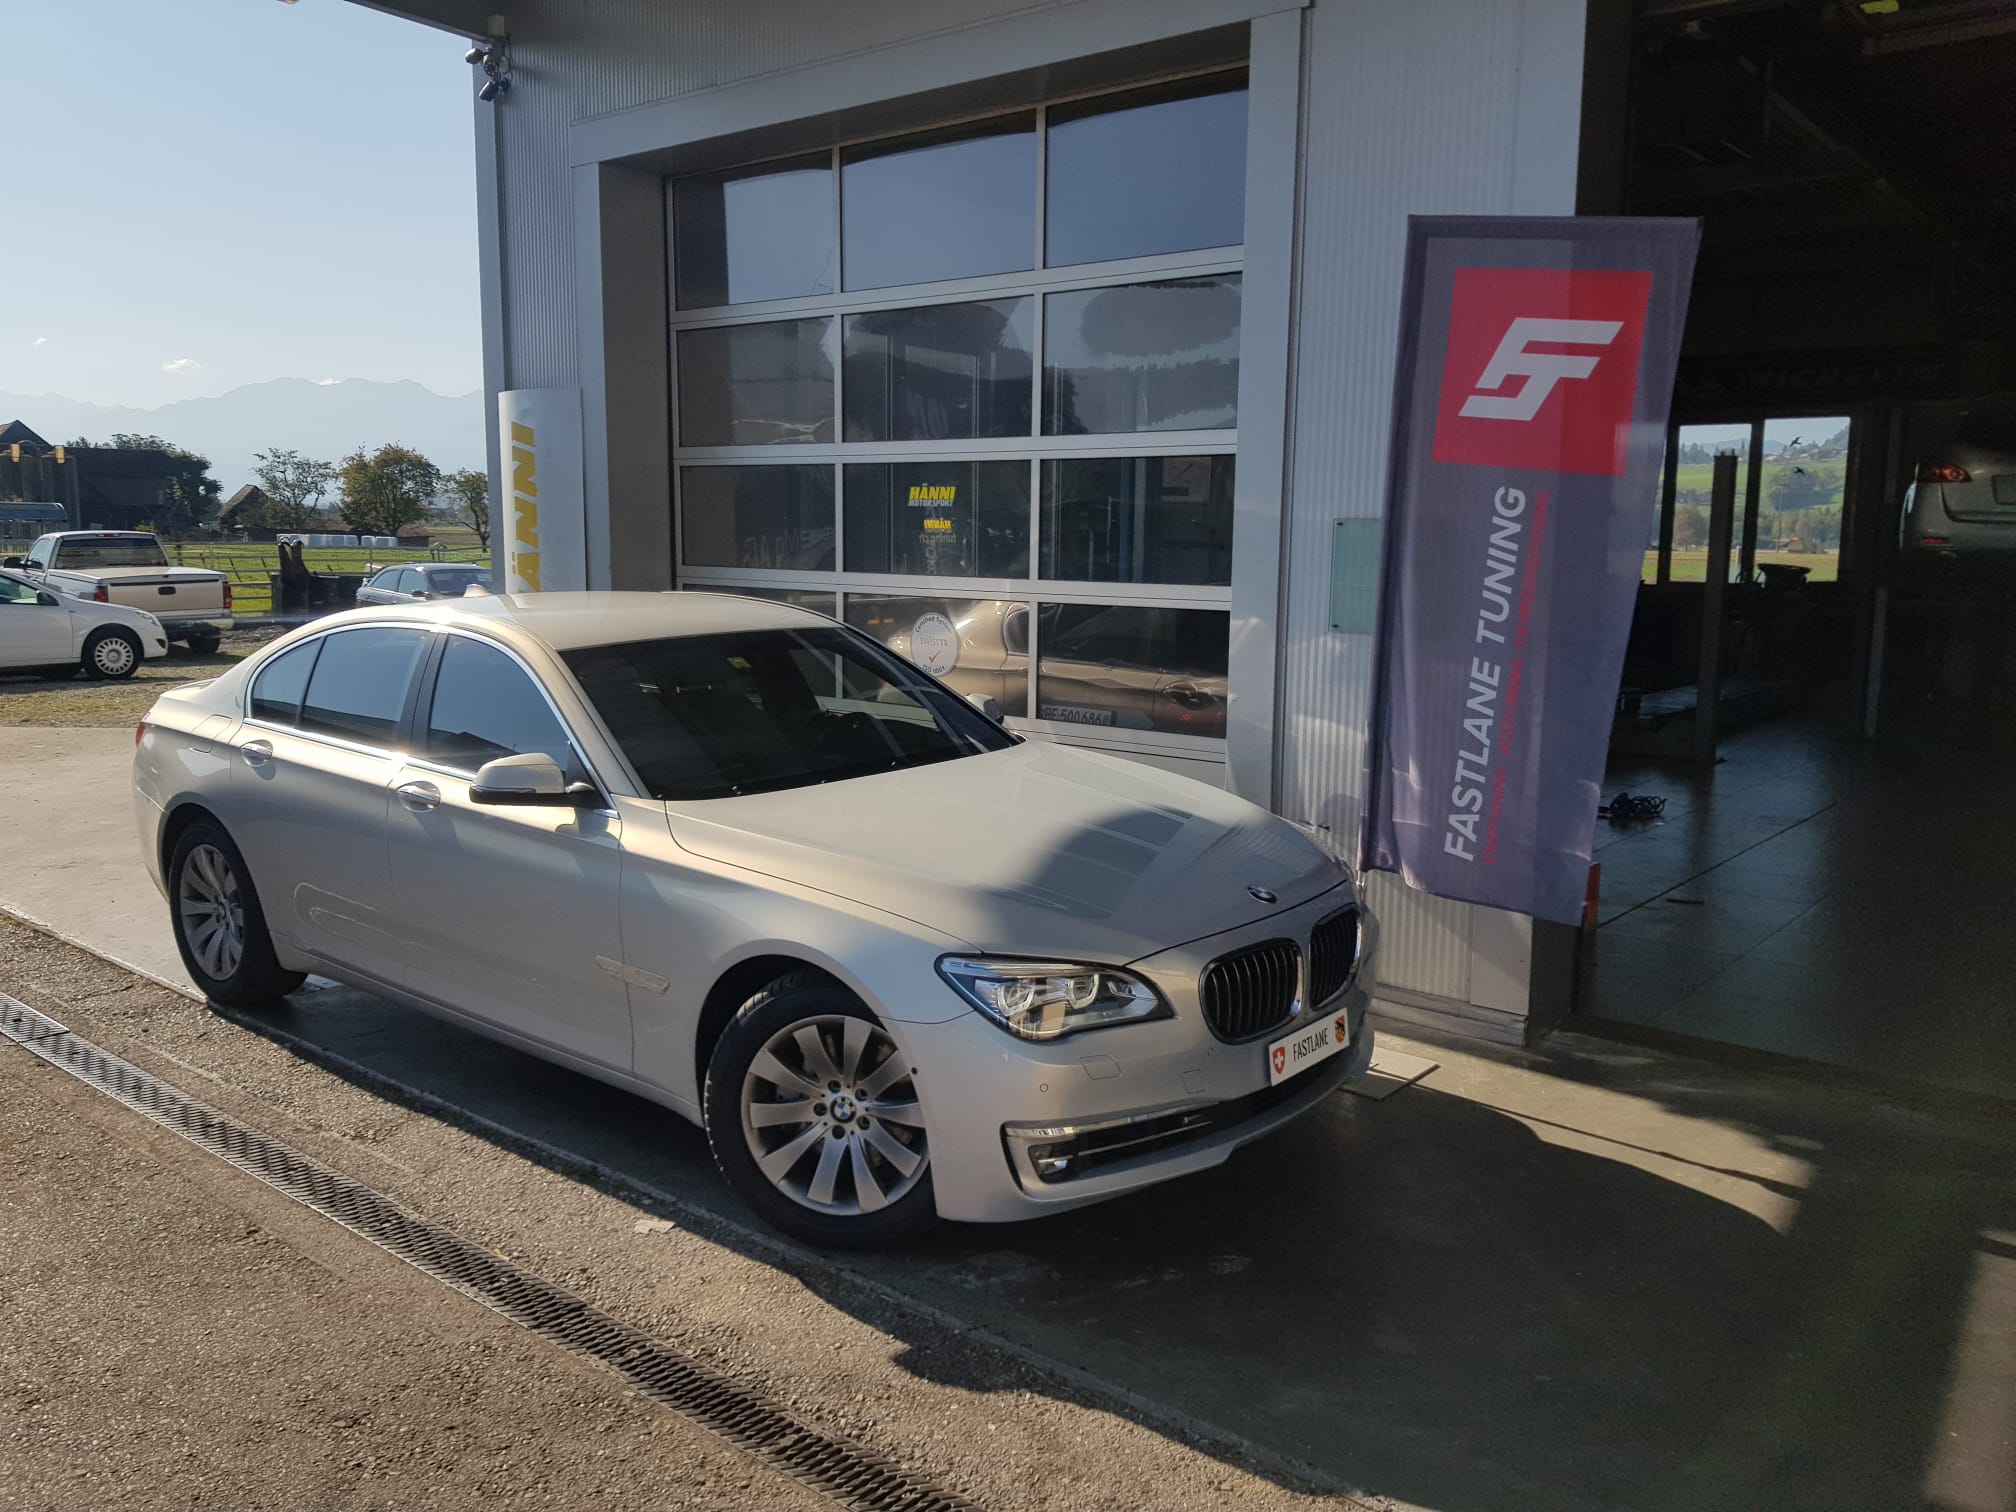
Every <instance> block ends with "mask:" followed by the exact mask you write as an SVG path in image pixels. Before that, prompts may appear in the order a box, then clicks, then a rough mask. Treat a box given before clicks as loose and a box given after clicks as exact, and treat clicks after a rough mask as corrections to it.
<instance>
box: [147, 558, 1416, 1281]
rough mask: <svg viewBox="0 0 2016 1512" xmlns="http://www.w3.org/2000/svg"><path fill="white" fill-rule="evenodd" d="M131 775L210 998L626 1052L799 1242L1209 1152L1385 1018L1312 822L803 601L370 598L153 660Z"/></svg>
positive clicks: (1342, 1056)
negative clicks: (1049, 722)
mask: <svg viewBox="0 0 2016 1512" xmlns="http://www.w3.org/2000/svg"><path fill="white" fill-rule="evenodd" d="M134 787H135V813H136V818H137V819H138V822H139V826H140V830H141V834H142V849H143V853H144V855H145V856H146V858H147V864H148V866H149V868H150V870H151V871H152V873H153V875H154V877H155V879H156V881H157V882H158V884H159V885H160V887H161V889H162V891H163V893H164V894H165V896H166V897H167V898H168V899H169V900H170V901H171V907H170V909H169V914H170V919H169V923H170V928H171V930H172V931H173V933H174V935H175V939H176V942H177V945H178V947H179V949H180V952H181V955H182V960H183V964H184V966H185V967H186V969H187V970H188V972H189V974H190V977H191V979H192V980H193V981H194V982H195V983H196V985H197V986H198V987H199V988H201V989H202V990H203V991H204V992H205V993H206V994H207V995H208V996H209V997H210V998H212V999H214V1000H215V1001H217V1002H219V1003H221V1004H224V1005H226V1006H230V1007H241V1008H243V1007H255V1006H258V1005H260V1004H263V1003H267V1002H270V1001H272V1000H273V999H274V998H276V997H279V996H281V995H283V994H285V993H288V992H291V991H293V990H294V989H296V988H298V987H299V986H300V985H301V984H302V982H303V980H304V978H305V974H306V973H308V972H310V971H315V972H320V973H323V974H325V975H328V976H332V977H335V978H337V979H339V980H341V981H344V982H348V983H350V984H352V985H354V986H357V987H361V988H364V989H367V990H369V991H372V992H376V993H379V994H381V995H384V996H387V997H389V998H391V999H393V1000H395V1001H397V1002H400V1003H403V1004H405V1005H407V1006H409V1007H413V1008H416V1009H419V1010H422V1011H425V1012H429V1013H434V1014H438V1015H440V1016H442V1017H444V1018H447V1019H449V1020H451V1021H454V1022H457V1023H460V1024H463V1025H466V1026H468V1027H470V1028H473V1029H475V1030H477V1031H478V1032H480V1033H483V1034H486V1035H489V1036H491V1037H493V1038H496V1039H499V1040H502V1041H504V1042H505V1043H507V1044H510V1045H514V1046H517V1047H519V1048H522V1049H525V1050H528V1051H530V1052H531V1053H533V1054H536V1055H540V1056H542V1057H545V1058H547V1059H550V1060H553V1061H555V1062H558V1063H560V1064H562V1065H565V1066H568V1067H571V1068H573V1069H576V1070H579V1071H582V1072H585V1073H586V1074H588V1075H590V1076H594V1077H597V1078H599V1079H601V1080H603V1081H606V1082H609V1083H611V1084H613V1085H616V1086H619V1087H622V1088H625V1089H627V1090H629V1091H632V1092H635V1093H637V1094H639V1095H641V1096H643V1097H645V1098H648V1099H651V1100H653V1101H656V1102H658V1103H661V1104H663V1105H665V1106H667V1107H669V1108H671V1109H673V1110H674V1111H676V1112H678V1113H680V1114H682V1115H683V1116H685V1117H687V1118H689V1119H691V1120H693V1121H695V1122H697V1123H699V1124H701V1125H703V1127H704V1128H705V1129H706V1130H707V1135H708V1138H709V1141H710V1143H711V1144H712V1146H713V1150H714V1153H715V1158H716V1161H717V1163H718V1164H719V1166H720V1168H721V1170H722V1172H723V1174H724V1175H725V1177H726V1179H727V1181H728V1183H729V1184H730V1186H732V1187H733V1188H734V1189H735V1191H736V1192H737V1193H738V1194H739V1195H740V1196H741V1197H742V1198H743V1199H744V1200H745V1201H746V1202H748V1203H749V1205H750V1206H751V1207H752V1208H753V1209H754V1210H756V1211H757V1212H758V1213H759V1214H761V1215H762V1216H763V1217H764V1218H766V1219H768V1220H769V1221H770V1222H771V1223H773V1224H775V1225H777V1226H778V1227H780V1228H783V1229H786V1230H788V1231H790V1232H792V1233H795V1234H798V1235H800V1236H801V1237H804V1238H807V1239H810V1240H812V1241H814V1242H817V1243H827V1244H865V1243H886V1242H892V1241H895V1240H899V1239H902V1238H905V1237H907V1236H909V1235H912V1234H914V1233H916V1232H917V1231H918V1230H920V1229H921V1228H923V1227H924V1226H926V1225H928V1224H929V1223H931V1222H932V1221H934V1220H935V1219H936V1218H940V1217H943V1218H952V1219H961V1220H967V1221H975V1222H999V1221H1008V1220H1014V1219H1021V1218H1027V1217H1032V1216H1035V1215H1038V1214H1042V1213H1048V1212H1058V1211H1062V1210H1064V1209H1066V1208H1071V1207H1077V1206H1081V1205H1083V1204H1086V1203H1090V1202H1096V1201H1099V1200H1102V1199H1104V1198H1108V1197H1113V1196H1117V1195H1119V1194H1121V1193H1123V1192H1128V1191H1133V1190H1136V1189H1139V1188H1141V1187H1144V1186H1147V1185H1150V1184H1152V1183H1154V1182H1158V1181H1162V1180H1165V1179H1168V1178H1170V1177H1174V1176H1179V1175H1183V1174H1186V1173H1189V1172H1194V1171H1200V1170H1204V1169H1206V1168H1209V1167H1212V1166H1216V1165H1218V1164H1220V1163H1222V1162H1223V1161H1224V1160H1225V1159H1226V1158H1227V1157H1228V1156H1229V1155H1230V1154H1231V1153H1232V1151H1233V1150H1234V1149H1236V1148H1238V1147H1239V1146H1241V1145H1244V1144H1246V1143H1248V1142H1250V1141H1252V1140H1254V1139H1256V1138H1258V1137H1259V1136H1260V1135H1262V1134H1264V1133H1266V1132H1268V1131H1269V1130H1271V1129H1274V1128H1277V1127H1279V1126H1280V1125H1281V1124H1283V1123H1285V1122H1287V1121H1288V1120H1290V1119H1292V1118H1295V1117H1297V1116H1298V1115H1300V1114H1302V1113H1304V1112H1306V1111H1307V1110H1309V1109H1310V1108H1313V1107H1315V1106H1316V1105H1317V1104H1318V1103H1319V1102H1321V1101H1322V1100H1323V1098H1324V1097H1326V1096H1327V1095H1328V1094H1329V1093H1330V1092H1332V1091H1333V1090H1334V1089H1335V1088H1336V1087H1337V1086H1338V1085H1339V1084H1340V1082H1341V1081H1342V1080H1343V1079H1344V1078H1345V1077H1347V1076H1348V1075H1351V1074H1353V1073H1354V1072H1355V1071H1359V1070H1362V1069H1363V1068H1364V1066H1365V1065H1366V1064H1367V1062H1368V1060H1369V1057H1370V1055H1371V1050H1372V1032H1371V1029H1370V1027H1369V1026H1368V1025H1367V1024H1366V1022H1365V1012H1366V1008H1367V1005H1368V1001H1369V995H1370V992H1371V972H1370V968H1369V966H1368V965H1367V964H1366V963H1368V962H1369V961H1370V960H1371V959H1372V954H1373V951H1374V950H1375V948H1376V927H1375V926H1374V924H1373V922H1372V919H1371V917H1370V915H1369V914H1367V913H1365V912H1364V911H1362V909H1361V907H1360V904H1359V901H1358V896H1357V891H1356V887H1355V885H1354V881H1353V878H1352V876H1351V873H1350V871H1349V869H1348V868H1347V867H1346V866H1345V865H1343V864H1342V863H1341V862H1340V861H1338V860H1337V859H1335V858H1333V856H1331V855H1330V854H1329V853H1328V852H1327V851H1326V849H1325V848H1324V847H1323V846H1322V845H1320V844H1319V843H1318V842H1317V840H1316V839H1315V838H1313V837H1312V836H1311V835H1310V834H1308V833H1307V832H1304V831H1302V830H1300V829H1299V828H1297V827H1296V826H1294V825H1291V824H1289V823H1287V822H1286V821H1284V820H1282V819H1279V818H1277V817H1275V816H1274V815H1271V814H1269V813H1267V812H1266V811H1265V810H1264V809H1261V808H1258V807H1256V806H1255V805H1253V804H1250V803H1247V802H1245V801H1244V800H1242V799H1239V798H1236V797H1233V796H1232V795H1231V794H1228V793H1226V792H1224V791H1222V790H1220V789H1218V788H1215V787H1211V786H1208V785H1206V784H1203V783H1199V782H1194V781H1192V780H1190V779H1188V778H1185V777H1178V776H1175V775H1173V774H1171V773H1168V772H1164V771H1161V770H1159V769H1156V768H1152V767H1148V766H1144V765H1141V764H1138V763H1135V762H1131V761H1128V760H1125V759H1122V758H1120V757H1118V756H1114V755H1109V754H1106V753H1102V752H1094V751H1087V750H1082V749H1078V748H1075V747H1072V746H1067V745H1064V744H1061V743H1056V742H1048V741H1021V742H1018V741H1016V740H1014V739H1013V738H1011V737H1010V736H1009V735H1008V733H1007V732H1006V731H1004V730H1002V729H1001V727H1000V726H999V725H998V724H996V723H995V722H993V721H992V720H989V719H987V718H985V717H983V716H982V715H981V714H980V713H978V712H977V711H975V710H974V709H973V707H972V706H971V705H970V704H969V703H968V702H966V701H965V700H964V699H962V698H960V697H959V696H958V695H956V694H955V693H953V692H952V691H951V690H950V689H948V688H946V687H945V686H944V685H943V684H941V683H939V682H937V681H935V680H934V679H933V678H931V677H929V676H928V675H926V674H925V673H924V672H922V671H920V670H919V669H918V668H917V667H915V666H913V665H911V664H910V663H909V662H907V661H904V660H903V659H902V658H900V657H897V656H894V655H891V654H890V653H889V652H888V651H887V650H886V649H885V648H883V647H882V646H881V645H879V644H877V643H876V642H875V641H874V640H873V639H872V638H871V637H869V636H867V635H864V634H862V633H861V632H859V631H857V630H854V629H851V628H849V627H847V626H844V625H840V624H837V623H835V622H834V621H833V620H831V619H827V618H823V617H821V616H819V615H816V614H812V613H809V612H807V611H804V610H800V609H794V608H791V607H789V606H787V605H783V604H774V603H765V602H760V601H757V600H752V599H742V598H732V597H726V596H721V595H714V594H702V593H681V594H643V593H541V594H526V595H503V596H490V595H483V596H478V597H474V598H459V599H448V600H440V601H437V602H434V603H431V604H420V605H412V606H399V607H385V608H375V609H356V610H351V611H349V612H347V613H344V614H339V615H335V616H332V617H330V618H328V619H325V620H321V621H318V622H317V623H315V624H314V625H311V626H306V627H304V628H302V629H300V630H298V631H295V632H294V633H292V634H290V635H288V636H285V637H283V638H281V639H279V640H277V641H275V642H273V643H271V644H270V645H268V646H266V647H263V648H262V649H261V650H260V651H258V652H256V653H254V655H253V656H251V657H249V658H247V659H246V660H244V661H242V662H239V663H238V664H236V665H235V666H233V667H232V668H231V669H230V670H228V671H226V672H225V673H224V674H223V675H222V676H220V677H218V678H215V679H213V680H211V681H208V682H202V683H191V684H187V685H183V686H180V687H177V688H175V689H173V690H171V691H169V692H167V693H166V694H164V695H163V696H162V698H161V699H160V700H158V701H157V702H156V703H155V705H154V707H153V708H152V709H151V710H149V712H148V714H147V717H146V720H145V721H144V723H143V724H142V726H141V729H140V732H139V744H138V747H137V749H136V751H135V753H134Z"/></svg>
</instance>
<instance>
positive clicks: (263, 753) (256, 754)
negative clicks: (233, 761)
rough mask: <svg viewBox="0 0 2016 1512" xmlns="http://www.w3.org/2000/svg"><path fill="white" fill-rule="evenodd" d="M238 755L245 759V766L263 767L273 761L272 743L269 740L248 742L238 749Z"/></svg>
mask: <svg viewBox="0 0 2016 1512" xmlns="http://www.w3.org/2000/svg"><path fill="white" fill-rule="evenodd" d="M238 754H239V755H240V756H243V757H244V758H245V765H247V766H255V767H258V766H264V765H266V763H267V762H269V761H271V760H272V759H273V742H272V741H270V740H248V741H246V742H245V744H243V745H242V746H240V747H238Z"/></svg>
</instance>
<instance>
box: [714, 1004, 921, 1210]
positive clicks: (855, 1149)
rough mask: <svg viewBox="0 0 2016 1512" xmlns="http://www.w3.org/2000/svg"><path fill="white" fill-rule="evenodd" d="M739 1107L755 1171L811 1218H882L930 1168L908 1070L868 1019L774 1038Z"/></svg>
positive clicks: (839, 1020)
mask: <svg viewBox="0 0 2016 1512" xmlns="http://www.w3.org/2000/svg"><path fill="white" fill-rule="evenodd" d="M741 1104H742V1137H743V1138H744V1139H745V1140H747V1141H748V1145H749V1153H750V1154H751V1155H752V1156H754V1157H755V1160H756V1165H757V1167H758V1169H760V1170H761V1171H762V1173H763V1175H764V1176H765V1177H766V1178H767V1179H768V1180H769V1182H770V1184H771V1185H772V1186H774V1187H776V1188H777V1190H778V1191H780V1192H782V1193H783V1194H784V1195H785V1196H787V1197H789V1198H790V1199H791V1200H792V1201H793V1202H796V1203H798V1204H799V1205H800V1206H801V1207H806V1208H810V1209H812V1210H813V1211H814V1212H819V1213H832V1214H838V1215H842V1216H849V1215H853V1214H859V1213H872V1212H876V1211H878V1210H880V1209H882V1208H885V1207H887V1206H889V1204H891V1203H892V1202H896V1201H898V1200H899V1199H900V1198H902V1197H903V1196H904V1195H905V1194H906V1193H908V1192H909V1191H910V1190H911V1189H912V1188H913V1187H915V1186H916V1185H917V1183H918V1182H919V1181H920V1180H921V1179H922V1178H923V1175H924V1171H925V1168H926V1166H927V1165H928V1164H929V1163H930V1159H931V1151H930V1143H929V1140H928V1138H927V1136H926V1134H925V1132H924V1115H923V1112H922V1110H921V1109H920V1108H919V1107H918V1104H917V1089H916V1088H915V1086H914V1085H912V1082H911V1072H910V1063H909V1061H908V1060H907V1059H906V1058H905V1057H904V1055H903V1052H902V1051H901V1050H900V1049H898V1048H897V1045H896V1042H895V1040H893V1039H892V1038H890V1036H889V1035H888V1033H887V1032H886V1031H884V1030H883V1029H882V1028H881V1027H880V1026H879V1025H877V1024H874V1023H871V1022H870V1021H869V1020H867V1019H865V1018H856V1017H854V1016H853V1015H851V1014H824V1015H821V1016H819V1017H817V1018H807V1019H801V1020H800V1021H799V1022H797V1023H795V1024H791V1025H788V1026H787V1027H785V1028H783V1029H781V1030H779V1031H778V1032H777V1033H776V1034H773V1035H772V1036H771V1037H770V1039H769V1040H768V1042H767V1043H765V1045H764V1046H763V1048H762V1049H761V1050H760V1051H758V1052H757V1054H756V1058H755V1059H754V1060H753V1061H751V1062H750V1064H749V1071H748V1074H747V1075H745V1076H744V1077H743V1079H742V1098H741Z"/></svg>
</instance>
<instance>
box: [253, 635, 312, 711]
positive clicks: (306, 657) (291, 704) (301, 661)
mask: <svg viewBox="0 0 2016 1512" xmlns="http://www.w3.org/2000/svg"><path fill="white" fill-rule="evenodd" d="M321 647H322V642H320V641H319V640H318V641H310V642H309V643H308V644H307V645H305V646H296V647H295V648H294V649H293V650H292V651H283V652H281V653H280V654H279V655H278V656H276V657H274V658H273V660H271V661H270V662H268V663H267V664H266V666H265V667H264V669H262V670H261V672H260V673H259V675H258V676H257V677H256V678H254V679H253V680H252V717H253V718H254V719H267V720H271V721H272V722H273V723H275V724H290V725H291V724H292V723H294V721H295V720H296V719H298V718H299V717H300V714H301V695H302V694H303V693H306V692H307V691H308V674H309V672H310V671H312V670H313V669H314V666H315V653H316V652H317V651H319V650H320V649H321Z"/></svg>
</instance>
